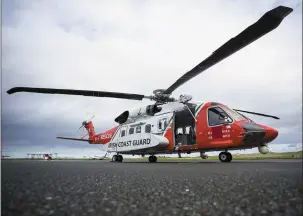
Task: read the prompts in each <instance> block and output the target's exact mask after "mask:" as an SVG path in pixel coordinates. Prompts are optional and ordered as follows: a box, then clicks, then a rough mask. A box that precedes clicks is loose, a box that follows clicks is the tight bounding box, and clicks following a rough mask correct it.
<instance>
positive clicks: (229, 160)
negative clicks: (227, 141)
mask: <svg viewBox="0 0 303 216" xmlns="http://www.w3.org/2000/svg"><path fill="white" fill-rule="evenodd" d="M226 153H227V155H228V161H227V162H231V161H232V159H233V155H232V154H231V153H230V152H226Z"/></svg>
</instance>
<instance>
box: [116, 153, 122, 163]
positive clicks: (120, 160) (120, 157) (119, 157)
mask: <svg viewBox="0 0 303 216" xmlns="http://www.w3.org/2000/svg"><path fill="white" fill-rule="evenodd" d="M117 161H118V162H120V163H121V162H122V161H123V156H122V155H118V156H117Z"/></svg>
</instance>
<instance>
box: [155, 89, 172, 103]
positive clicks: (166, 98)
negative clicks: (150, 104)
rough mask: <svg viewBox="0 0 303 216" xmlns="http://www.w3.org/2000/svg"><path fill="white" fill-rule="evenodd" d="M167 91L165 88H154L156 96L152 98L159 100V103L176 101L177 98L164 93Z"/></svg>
mask: <svg viewBox="0 0 303 216" xmlns="http://www.w3.org/2000/svg"><path fill="white" fill-rule="evenodd" d="M165 91H166V90H165V89H156V90H154V91H153V93H154V96H152V97H151V99H152V100H155V101H157V103H168V102H174V101H176V100H175V98H173V97H170V94H164V92H165Z"/></svg>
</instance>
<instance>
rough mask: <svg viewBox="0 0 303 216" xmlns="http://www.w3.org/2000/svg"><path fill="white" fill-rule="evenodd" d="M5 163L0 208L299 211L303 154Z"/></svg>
mask: <svg viewBox="0 0 303 216" xmlns="http://www.w3.org/2000/svg"><path fill="white" fill-rule="evenodd" d="M146 161H147V159H146ZM1 163H2V173H1V176H2V196H1V198H2V206H1V207H2V215H69V216H71V215H132V216H133V215H216V216H220V215H275V216H279V215H281V216H282V215H301V214H302V194H303V188H302V160H266V161H232V162H231V163H220V162H218V161H208V160H202V159H201V161H200V160H193V161H184V162H182V161H163V162H161V160H159V161H158V162H157V163H148V162H145V161H127V160H126V161H123V162H122V163H112V162H109V161H100V160H91V161H89V160H86V161H84V160H83V161H73V160H70V161H55V160H54V161H31V160H28V161H25V160H23V161H21V160H2V162H1Z"/></svg>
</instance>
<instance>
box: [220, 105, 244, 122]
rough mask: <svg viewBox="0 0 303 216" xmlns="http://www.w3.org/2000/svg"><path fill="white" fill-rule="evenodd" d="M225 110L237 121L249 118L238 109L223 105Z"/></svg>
mask: <svg viewBox="0 0 303 216" xmlns="http://www.w3.org/2000/svg"><path fill="white" fill-rule="evenodd" d="M222 108H223V110H224V111H225V112H226V113H227V114H228V115H229V116H230V117H232V118H233V119H234V120H235V121H242V120H247V118H245V117H244V116H242V115H241V114H239V113H237V112H236V111H234V110H232V109H230V108H228V107H226V106H224V107H222Z"/></svg>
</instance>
